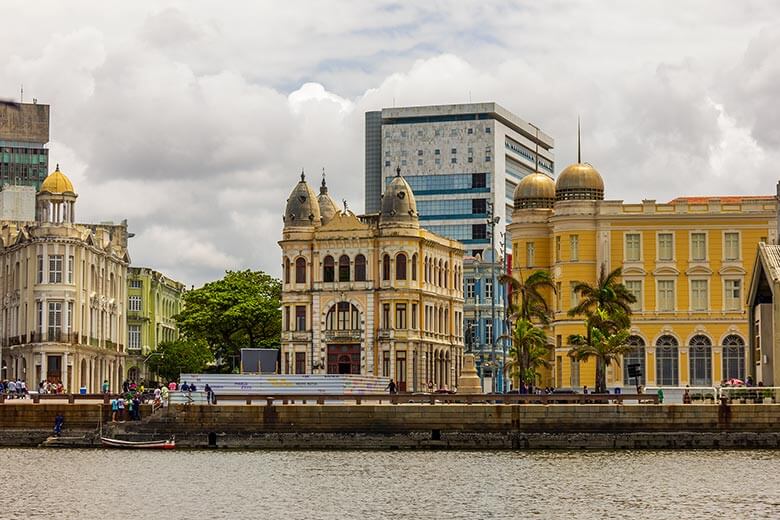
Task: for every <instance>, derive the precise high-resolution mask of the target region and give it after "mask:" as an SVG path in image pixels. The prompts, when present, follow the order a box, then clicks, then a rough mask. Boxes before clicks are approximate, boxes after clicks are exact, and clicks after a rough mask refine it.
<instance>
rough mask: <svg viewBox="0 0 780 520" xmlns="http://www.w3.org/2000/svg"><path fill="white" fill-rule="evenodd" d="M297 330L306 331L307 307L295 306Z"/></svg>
mask: <svg viewBox="0 0 780 520" xmlns="http://www.w3.org/2000/svg"><path fill="white" fill-rule="evenodd" d="M295 330H300V331H304V330H306V306H305V305H296V306H295Z"/></svg>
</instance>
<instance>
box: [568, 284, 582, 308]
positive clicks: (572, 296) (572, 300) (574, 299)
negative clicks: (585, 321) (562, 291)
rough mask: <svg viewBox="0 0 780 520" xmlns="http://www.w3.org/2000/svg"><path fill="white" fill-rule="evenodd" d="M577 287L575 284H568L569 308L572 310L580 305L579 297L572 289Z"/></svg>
mask: <svg viewBox="0 0 780 520" xmlns="http://www.w3.org/2000/svg"><path fill="white" fill-rule="evenodd" d="M576 286H577V282H569V307H570V308H574V307H576V306H577V304H578V303H580V297H579V295H578V294H577V291H575V290H574V288H575V287H576Z"/></svg>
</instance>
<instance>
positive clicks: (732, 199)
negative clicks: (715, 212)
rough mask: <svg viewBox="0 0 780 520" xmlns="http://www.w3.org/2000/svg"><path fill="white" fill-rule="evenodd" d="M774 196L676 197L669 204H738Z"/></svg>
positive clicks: (769, 198)
mask: <svg viewBox="0 0 780 520" xmlns="http://www.w3.org/2000/svg"><path fill="white" fill-rule="evenodd" d="M775 199H776V197H775V196H774V195H735V196H727V197H677V198H675V199H672V200H670V201H669V204H679V203H681V202H687V203H688V204H704V203H706V202H720V203H721V204H738V203H740V202H744V201H748V200H775Z"/></svg>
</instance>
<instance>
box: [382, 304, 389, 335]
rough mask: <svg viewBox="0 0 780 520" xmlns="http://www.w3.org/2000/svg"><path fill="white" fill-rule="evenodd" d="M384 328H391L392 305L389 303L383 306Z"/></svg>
mask: <svg viewBox="0 0 780 520" xmlns="http://www.w3.org/2000/svg"><path fill="white" fill-rule="evenodd" d="M382 328H383V329H389V328H390V304H389V303H384V304H382Z"/></svg>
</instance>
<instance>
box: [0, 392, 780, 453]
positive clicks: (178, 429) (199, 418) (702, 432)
mask: <svg viewBox="0 0 780 520" xmlns="http://www.w3.org/2000/svg"><path fill="white" fill-rule="evenodd" d="M148 412H149V410H148V408H147V409H145V410H144V412H143V413H144V415H145V416H146V418H145V419H144V420H143V421H142V422H126V423H122V424H111V423H110V422H108V421H110V410H109V409H108V407H106V406H103V405H99V404H70V405H69V404H65V403H62V404H39V405H1V406H0V445H37V444H39V443H40V442H42V440H45V438H46V437H47V436H48V435H49V433H50V432H51V428H52V425H53V423H54V417H55V416H56V415H57V413H62V414H63V416H64V417H65V433H64V435H68V436H72V441H71V444H70V445H72V446H94V445H97V444H98V442H99V439H97V435H96V434H97V428H98V424H99V422H100V414H101V413H102V414H103V421H104V428H105V431H106V433H107V434H108V435H110V436H115V437H118V438H124V439H128V440H148V439H155V438H168V437H170V436H173V435H175V436H176V440H177V445H178V446H181V447H194V448H196V447H208V446H216V447H227V448H277V449H394V448H397V449H415V448H417V449H419V448H422V449H438V448H458V449H524V448H526V449H534V448H539V449H542V448H547V449H556V448H574V449H580V448H596V449H601V448H604V449H611V448H632V449H641V448H653V449H662V448H718V447H719V448H729V447H738V448H764V447H766V448H780V405H774V404H757V405H752V404H745V405H742V404H736V405H730V406H719V405H625V406H617V405H552V406H542V405H483V404H478V405H389V404H387V405H325V406H322V405H287V406H264V405H219V406H173V407H171V408H168V409H165V410H162V411H160V412H157V413H156V414H154V415H152V416H148ZM79 432H81V433H79ZM96 441H98V442H96Z"/></svg>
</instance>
